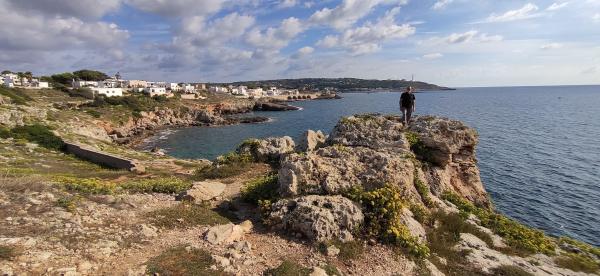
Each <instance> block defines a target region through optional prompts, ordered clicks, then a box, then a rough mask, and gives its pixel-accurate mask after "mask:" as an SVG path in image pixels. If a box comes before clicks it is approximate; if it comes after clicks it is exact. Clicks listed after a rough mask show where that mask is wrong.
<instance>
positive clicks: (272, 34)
mask: <svg viewBox="0 0 600 276" xmlns="http://www.w3.org/2000/svg"><path fill="white" fill-rule="evenodd" d="M303 30H304V28H303V26H302V23H301V22H300V20H299V19H298V18H295V17H290V18H287V19H285V20H283V21H282V22H281V25H280V26H279V27H278V28H268V29H266V30H265V31H264V32H262V31H260V30H259V29H253V30H252V31H250V32H249V33H248V35H247V36H246V41H247V42H248V43H249V44H251V45H253V46H256V47H259V48H264V49H281V48H283V47H285V46H287V45H288V44H289V43H290V41H291V40H292V39H293V38H294V37H296V36H297V35H298V34H300V33H301V32H302V31H303Z"/></svg>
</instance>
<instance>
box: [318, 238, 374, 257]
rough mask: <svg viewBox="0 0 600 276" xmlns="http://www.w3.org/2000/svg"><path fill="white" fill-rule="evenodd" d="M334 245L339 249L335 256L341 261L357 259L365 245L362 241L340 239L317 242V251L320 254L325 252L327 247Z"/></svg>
mask: <svg viewBox="0 0 600 276" xmlns="http://www.w3.org/2000/svg"><path fill="white" fill-rule="evenodd" d="M331 245H333V246H335V247H337V248H338V249H339V250H340V253H339V254H338V255H337V258H338V259H340V260H342V261H350V260H355V259H358V258H360V257H361V256H362V254H363V253H364V251H365V245H364V243H363V242H362V241H359V240H354V241H347V242H343V241H340V240H333V241H328V242H322V243H319V244H318V246H317V248H318V249H319V252H321V253H322V254H326V253H327V247H329V246H331Z"/></svg>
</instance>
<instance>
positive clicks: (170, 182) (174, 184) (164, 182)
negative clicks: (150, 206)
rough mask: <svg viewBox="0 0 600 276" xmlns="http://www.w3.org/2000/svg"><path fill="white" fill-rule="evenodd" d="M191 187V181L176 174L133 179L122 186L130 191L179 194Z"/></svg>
mask: <svg viewBox="0 0 600 276" xmlns="http://www.w3.org/2000/svg"><path fill="white" fill-rule="evenodd" d="M190 187H192V183H191V182H190V181H186V180H183V179H180V178H177V177H174V176H172V177H159V178H150V179H141V180H133V181H128V182H125V183H123V184H121V188H123V189H124V190H126V191H128V192H130V193H164V194H178V193H181V192H183V191H185V190H187V189H189V188H190Z"/></svg>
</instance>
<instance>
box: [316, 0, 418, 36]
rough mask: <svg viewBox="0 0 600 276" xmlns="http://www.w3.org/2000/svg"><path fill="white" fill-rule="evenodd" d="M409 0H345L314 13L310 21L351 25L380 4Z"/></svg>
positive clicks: (337, 27) (400, 2)
mask: <svg viewBox="0 0 600 276" xmlns="http://www.w3.org/2000/svg"><path fill="white" fill-rule="evenodd" d="M407 2H408V0H343V1H342V3H341V4H340V5H338V6H336V7H335V8H333V9H330V8H323V9H321V10H318V11H316V12H315V13H313V14H312V16H311V17H310V19H309V21H310V22H311V23H314V24H322V25H329V26H332V27H334V28H336V29H345V28H348V27H351V26H352V25H354V23H356V21H358V20H359V19H361V18H363V17H365V16H366V15H368V14H369V13H371V11H372V10H373V8H374V7H375V6H377V5H380V4H395V5H404V4H406V3H407Z"/></svg>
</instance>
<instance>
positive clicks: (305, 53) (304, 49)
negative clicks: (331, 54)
mask: <svg viewBox="0 0 600 276" xmlns="http://www.w3.org/2000/svg"><path fill="white" fill-rule="evenodd" d="M314 52H315V48H313V47H310V46H305V47H302V48H300V49H298V51H297V52H296V53H295V54H294V55H292V58H294V59H299V58H303V57H306V56H308V55H310V54H312V53H314Z"/></svg>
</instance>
